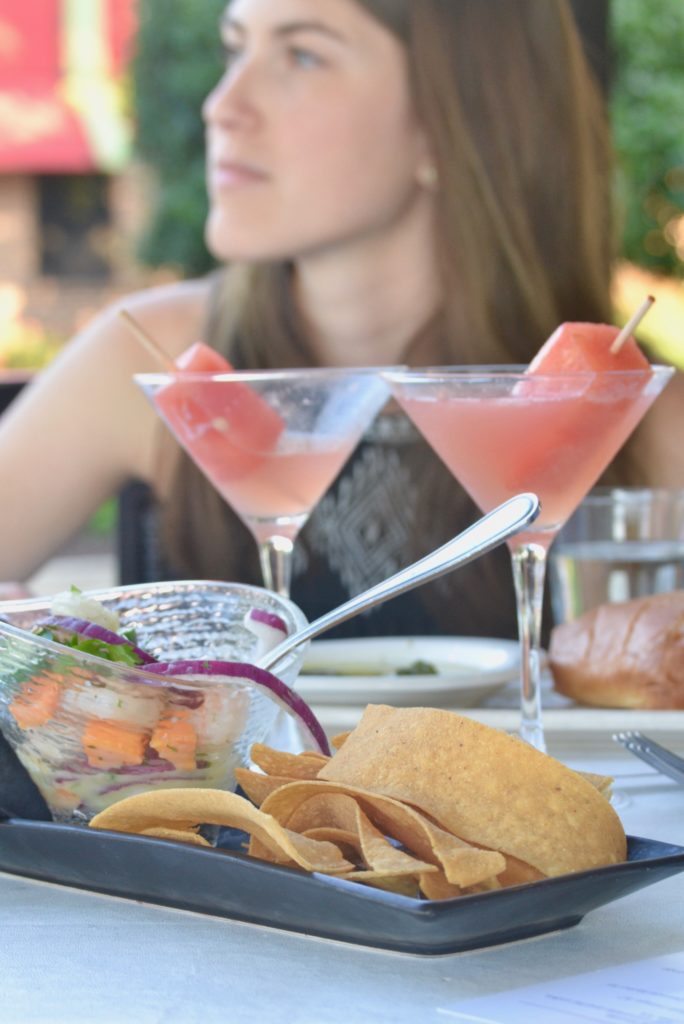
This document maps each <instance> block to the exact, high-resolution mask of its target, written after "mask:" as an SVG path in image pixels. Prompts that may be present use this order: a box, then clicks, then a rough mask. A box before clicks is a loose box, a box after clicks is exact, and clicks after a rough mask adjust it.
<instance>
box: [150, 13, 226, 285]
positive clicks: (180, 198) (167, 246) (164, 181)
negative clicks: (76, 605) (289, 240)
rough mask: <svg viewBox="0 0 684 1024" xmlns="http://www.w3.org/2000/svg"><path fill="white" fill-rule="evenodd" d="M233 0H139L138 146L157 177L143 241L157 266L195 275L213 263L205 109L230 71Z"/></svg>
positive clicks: (152, 262) (151, 259)
mask: <svg viewBox="0 0 684 1024" xmlns="http://www.w3.org/2000/svg"><path fill="white" fill-rule="evenodd" d="M225 6H226V0H201V2H200V3H197V0H164V2H163V3H160V2H159V0H139V3H138V12H139V13H138V17H139V31H138V41H137V53H136V57H135V60H134V62H133V85H134V92H135V106H136V114H137V125H138V127H137V151H138V154H139V156H140V157H141V159H142V160H144V162H145V163H146V164H148V165H149V166H150V167H151V168H152V171H153V173H154V175H155V179H156V205H155V209H154V211H153V212H152V218H151V222H150V224H149V226H148V229H147V231H146V234H145V237H144V238H143V239H142V241H141V246H140V257H141V259H142V260H143V261H144V262H145V263H147V264H149V265H150V266H173V267H174V268H176V269H177V270H178V271H179V272H180V273H182V274H184V275H187V276H192V275H196V274H201V273H204V272H205V271H207V270H208V269H210V268H211V267H212V266H213V261H212V258H211V256H210V255H209V253H208V252H207V250H206V248H205V245H204V241H203V224H204V218H205V216H206V196H205V188H204V127H203V124H202V117H201V107H202V101H203V100H204V98H205V96H206V95H207V93H208V92H209V91H210V90H211V89H212V88H213V86H214V85H215V84H216V82H217V81H218V79H219V77H220V75H221V73H222V55H221V45H220V40H219V34H218V21H219V17H220V15H221V13H222V11H223V10H224V8H225Z"/></svg>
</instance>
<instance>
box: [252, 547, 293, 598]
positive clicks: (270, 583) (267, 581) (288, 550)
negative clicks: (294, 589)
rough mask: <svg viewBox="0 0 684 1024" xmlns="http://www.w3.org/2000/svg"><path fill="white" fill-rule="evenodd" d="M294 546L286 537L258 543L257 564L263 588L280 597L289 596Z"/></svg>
mask: <svg viewBox="0 0 684 1024" xmlns="http://www.w3.org/2000/svg"><path fill="white" fill-rule="evenodd" d="M293 550H294V544H293V543H292V541H291V540H290V539H289V538H288V537H278V536H276V537H267V538H266V540H263V541H259V562H260V563H261V575H262V576H263V578H264V586H265V587H267V589H268V590H275V592H276V594H280V595H281V596H282V597H289V596H290V582H291V578H292V552H293Z"/></svg>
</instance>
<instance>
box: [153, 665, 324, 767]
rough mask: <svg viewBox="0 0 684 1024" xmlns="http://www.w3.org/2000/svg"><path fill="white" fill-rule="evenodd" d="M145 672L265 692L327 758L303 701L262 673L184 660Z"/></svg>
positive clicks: (245, 667)
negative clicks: (246, 686) (230, 681)
mask: <svg viewBox="0 0 684 1024" xmlns="http://www.w3.org/2000/svg"><path fill="white" fill-rule="evenodd" d="M145 671H146V672H152V673H154V674H155V675H160V676H173V677H174V678H176V679H183V678H196V677H199V678H206V677H207V676H211V677H213V678H215V679H233V680H235V681H243V682H246V683H248V684H249V685H250V686H256V687H257V688H258V689H260V690H262V691H265V692H266V693H267V694H268V696H269V697H270V699H271V700H274V701H275V702H276V704H278V705H279V706H280V707H281V708H283V710H284V711H286V712H287V713H288V714H289V715H291V717H292V718H294V719H295V720H296V721H297V722H298V723H299V724H300V725H301V726H302V727H303V729H304V731H305V733H306V734H307V735H308V736H309V738H310V739H311V741H312V743H313V745H314V746H315V748H316V749H317V750H319V751H320V752H321V753H322V754H330V747H329V745H328V740H327V737H326V735H325V732H324V731H323V726H322V725H321V723H320V722H319V721H318V719H317V718H316V716H315V714H314V713H313V711H312V710H311V708H310V707H309V705H308V704H307V703H306V701H305V700H303V698H302V697H300V696H299V694H298V693H295V691H294V690H292V689H290V687H289V686H287V684H286V683H284V682H283V681H282V680H281V679H278V677H277V676H274V675H273V674H272V673H271V672H267V671H266V669H263V668H257V666H256V665H249V664H247V663H245V662H239V661H206V660H186V661H168V662H161V661H160V662H156V663H155V664H154V665H148V666H147V667H146V669H145Z"/></svg>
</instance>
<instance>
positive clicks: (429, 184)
mask: <svg viewBox="0 0 684 1024" xmlns="http://www.w3.org/2000/svg"><path fill="white" fill-rule="evenodd" d="M416 178H417V179H418V184H419V185H422V186H423V188H427V189H430V191H433V190H434V189H436V188H437V184H438V182H439V175H438V174H437V168H436V167H435V165H434V164H433V163H424V164H421V165H420V167H419V168H418V170H417V172H416Z"/></svg>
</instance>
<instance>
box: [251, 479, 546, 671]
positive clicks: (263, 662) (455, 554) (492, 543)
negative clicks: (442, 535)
mask: <svg viewBox="0 0 684 1024" xmlns="http://www.w3.org/2000/svg"><path fill="white" fill-rule="evenodd" d="M539 508H540V505H539V498H538V497H537V496H536V494H517V495H516V496H515V497H514V498H509V499H508V501H505V502H504V503H503V504H502V505H498V506H497V507H496V508H495V509H493V510H492V511H491V512H488V513H487V515H486V516H483V517H482V518H481V519H478V520H477V522H475V523H473V525H472V526H469V527H468V528H467V529H466V530H464V531H463V532H462V533H459V534H458V535H457V536H456V537H454V538H453V539H452V540H450V541H448V542H447V543H446V544H443V545H442V547H441V548H437V550H436V551H433V552H432V553H431V554H429V555H426V556H425V557H424V558H421V559H419V560H418V561H417V562H413V563H412V564H411V565H409V566H407V567H406V568H405V569H401V570H400V571H399V572H397V573H395V574H394V575H393V576H390V577H389V579H386V580H383V581H382V583H377V584H376V585H375V586H374V587H371V588H370V589H369V590H364V592H363V593H362V594H357V596H356V597H352V598H351V599H350V600H349V601H346V602H345V603H344V604H341V605H339V607H337V608H333V610H332V611H330V612H326V614H325V615H321V617H320V618H318V619H314V621H313V622H311V623H309V625H308V626H306V627H305V628H304V629H300V630H298V632H296V633H293V634H292V636H288V637H287V639H286V640H283V641H282V643H280V644H278V646H277V647H273V648H272V649H271V650H270V651H267V652H266V654H264V655H263V656H262V657H261V658H260V659H259V661H258V662H257V664H258V665H259V667H260V668H266V669H268V668H271V667H272V666H273V665H275V664H276V663H277V662H278V661H280V659H281V658H282V657H283V656H284V655H285V654H288V653H289V652H290V651H291V650H292V649H293V648H295V647H298V646H299V645H300V644H303V643H305V642H306V641H307V640H311V639H312V638H313V637H315V636H320V634H321V633H325V632H326V631H327V630H329V629H332V627H333V626H337V625H338V624H339V623H340V622H346V620H347V619H351V618H353V617H354V616H355V615H358V614H359V612H362V611H363V610H364V609H365V608H373V607H374V606H375V605H377V604H382V602H383V601H386V600H387V599H388V598H390V597H395V596H396V595H398V594H404V593H405V592H406V591H407V590H412V589H413V588H414V587H418V586H420V584H421V583H427V581H428V580H432V579H436V578H437V577H438V576H443V575H444V573H447V572H450V571H451V570H452V569H455V568H456V567H457V566H459V565H465V564H466V563H467V562H472V561H473V559H475V558H479V556H480V555H484V554H485V553H486V552H487V551H490V550H491V549H492V548H494V547H496V546H497V544H501V543H502V542H503V541H505V540H507V539H508V538H509V537H512V536H514V534H516V533H518V532H519V531H520V530H521V529H522V528H523V527H524V526H527V525H528V523H531V522H532V521H533V520H534V519H536V518H537V516H538V514H539Z"/></svg>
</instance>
